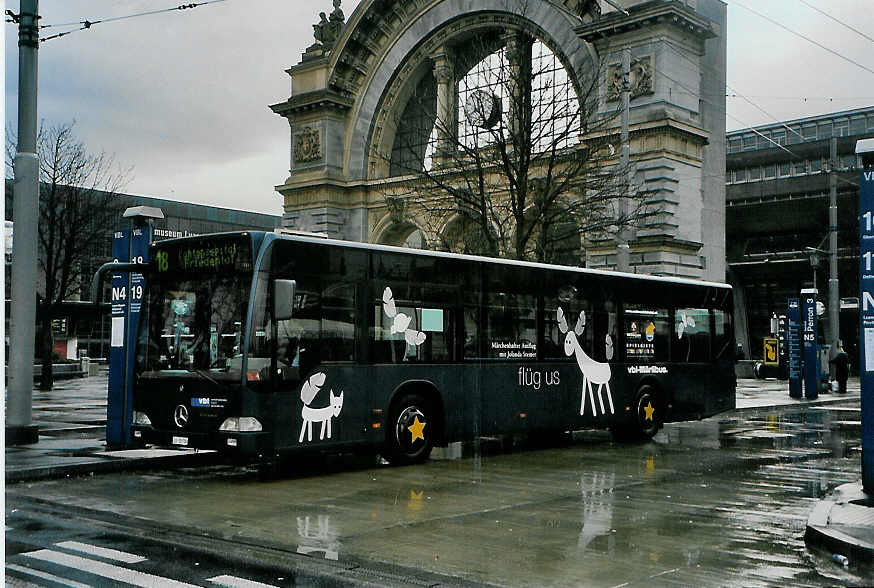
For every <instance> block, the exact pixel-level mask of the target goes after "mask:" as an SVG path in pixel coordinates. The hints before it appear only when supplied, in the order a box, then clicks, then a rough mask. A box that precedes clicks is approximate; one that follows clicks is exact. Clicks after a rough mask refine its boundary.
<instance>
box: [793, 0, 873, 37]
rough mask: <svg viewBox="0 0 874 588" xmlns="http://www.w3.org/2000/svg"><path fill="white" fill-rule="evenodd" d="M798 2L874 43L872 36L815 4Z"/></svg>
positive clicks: (800, 0) (805, 0)
mask: <svg viewBox="0 0 874 588" xmlns="http://www.w3.org/2000/svg"><path fill="white" fill-rule="evenodd" d="M798 1H799V2H801V3H802V4H804V5H805V6H807V7H808V8H810V9H811V10H815V11H817V12H818V13H820V14H821V15H823V16H824V17H826V18H829V19H831V20H833V21H835V22H836V23H838V24H839V25H842V26H845V27H847V28H848V29H850V30H851V31H853V32H854V33H856V34H857V35H859V36H862V37H865V38H866V39H868V40H869V41H871V42H872V43H874V37H871V36H869V35H866V34H865V33H863V32H862V31H860V30H859V29H857V28H855V27H854V26H852V25H849V24H847V23H845V22H844V21H842V20H840V19H838V18H837V17H835V16H832V15H831V14H829V13H828V12H826V11H825V10H822V9H820V8H817V7H816V6H814V5H813V4H811V3H810V2H807V0H798Z"/></svg>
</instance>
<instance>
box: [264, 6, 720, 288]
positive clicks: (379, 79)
mask: <svg viewBox="0 0 874 588" xmlns="http://www.w3.org/2000/svg"><path fill="white" fill-rule="evenodd" d="M614 4H616V3H615V2H606V1H604V0H537V1H533V2H531V1H526V0H362V1H361V2H360V4H359V5H358V6H357V7H356V8H355V10H354V12H353V13H352V14H351V15H350V16H349V18H348V20H347V19H346V17H345V15H344V14H343V11H342V9H341V7H340V1H339V0H334V10H333V11H332V12H331V13H330V16H326V15H325V13H322V14H321V21H320V22H319V23H318V24H316V25H314V33H315V35H314V36H315V38H316V43H315V44H313V45H312V46H311V47H309V48H308V49H307V51H306V53H304V55H303V57H302V59H301V61H300V62H299V63H298V64H296V65H294V66H293V67H291V68H290V69H289V70H287V73H288V74H289V75H290V76H291V96H290V97H289V98H288V99H287V100H285V101H284V102H280V103H278V104H274V105H272V106H271V108H272V109H273V111H274V112H276V113H277V114H278V115H280V116H282V117H284V118H285V119H287V121H288V124H289V127H290V143H291V150H290V174H289V176H288V178H287V179H285V180H284V181H283V182H282V184H280V185H279V186H277V187H276V189H277V191H278V192H279V193H280V194H281V195H282V197H283V199H284V214H283V219H282V224H283V226H285V227H288V228H292V229H296V230H302V231H314V232H322V233H326V234H327V235H329V236H331V237H336V238H341V239H348V240H356V241H364V242H371V243H385V244H394V245H407V246H420V247H422V246H423V247H428V246H430V245H429V244H433V243H434V242H435V239H434V235H433V234H432V233H429V231H432V229H428V228H426V227H424V226H423V225H422V223H420V222H418V221H417V218H416V215H415V211H413V210H410V209H407V208H406V207H405V206H404V205H403V202H402V201H401V199H399V198H397V197H395V194H397V193H398V187H399V186H400V185H401V184H403V183H405V182H406V185H409V183H410V182H411V178H410V175H409V174H408V173H406V172H403V171H402V170H403V169H405V166H404V165H401V163H405V164H409V163H410V162H408V161H407V162H401V161H400V158H401V155H400V150H399V148H398V147H399V145H400V144H402V143H404V144H410V143H412V144H415V145H418V146H419V147H420V149H419V151H418V153H419V156H420V158H421V162H419V163H418V164H419V165H422V166H426V165H430V164H431V162H435V161H436V159H435V158H434V154H435V153H436V151H435V146H436V147H437V148H439V147H440V145H441V144H442V145H443V146H444V147H445V145H447V144H450V143H451V139H452V137H447V136H445V135H446V131H443V130H441V129H451V128H453V127H456V126H457V128H458V132H459V134H461V133H463V132H465V131H464V129H465V125H466V124H470V123H472V122H473V121H471V120H466V116H467V118H468V119H469V118H470V114H469V112H468V113H467V115H466V111H465V108H464V106H465V104H466V103H467V102H468V101H469V100H470V94H471V93H472V92H477V91H479V92H483V91H485V92H489V91H490V90H489V88H488V85H487V82H483V81H474V82H472V81H471V77H470V76H471V75H472V72H474V71H475V70H476V69H477V67H479V64H481V63H482V62H483V61H486V60H488V59H489V58H490V57H491V56H489V55H472V52H474V51H475V47H476V45H475V44H474V43H475V40H476V39H481V38H483V37H486V36H488V37H490V38H495V39H498V41H499V42H498V45H501V42H503V44H504V46H506V45H507V44H508V43H513V42H516V41H517V40H518V39H520V38H525V39H527V41H528V42H530V43H532V44H533V46H534V47H535V50H534V51H533V53H532V55H534V56H536V57H535V58H536V59H539V60H541V62H540V63H541V64H542V63H543V60H551V63H553V64H554V69H555V70H556V71H557V72H559V74H560V75H558V74H557V76H556V78H555V79H557V80H561V81H560V82H557V83H562V84H566V85H567V86H568V88H570V90H569V94H570V95H571V96H573V95H574V94H573V92H574V91H575V90H576V89H577V88H579V87H580V85H581V83H580V82H581V81H582V80H584V79H588V78H591V77H592V76H598V79H600V80H603V83H601V84H599V92H598V96H597V105H595V106H594V107H593V108H590V109H588V112H590V116H593V117H598V116H601V117H603V116H607V115H608V113H610V115H611V116H613V115H614V114H615V112H616V109H617V102H618V92H617V87H618V86H621V82H622V80H621V78H622V76H621V70H620V69H619V68H620V64H621V60H622V53H623V51H624V50H625V49H626V48H627V49H630V52H631V79H630V85H631V101H630V151H631V164H632V166H633V169H634V178H633V183H634V184H635V185H636V186H637V187H638V189H639V190H640V191H642V192H643V193H645V194H646V198H647V200H648V202H649V203H650V204H651V205H652V206H653V207H656V208H657V209H658V211H659V213H658V214H656V215H654V216H652V217H651V218H648V219H647V220H646V221H645V223H644V225H643V226H641V227H639V228H638V229H636V231H635V233H634V234H633V235H632V236H631V239H630V241H629V247H630V251H629V252H630V266H631V271H635V272H641V273H651V274H657V275H675V276H684V277H694V278H703V279H708V280H714V281H723V280H724V279H725V183H724V180H723V178H724V170H725V96H724V94H725V92H724V86H725V60H726V32H725V25H726V5H725V4H724V3H723V2H721V1H720V0H683V1H680V0H650V1H646V2H639V1H634V0H624V1H619V2H618V4H620V5H621V6H622V7H624V8H625V10H623V11H620V10H617V9H616V8H614V6H613V5H614ZM502 48H503V47H500V46H496V47H495V51H496V52H499V51H500V50H501V49H502ZM462 57H463V58H462ZM617 80H618V85H617ZM421 96H427V97H430V100H431V103H432V107H431V108H421V107H418V106H417V104H419V102H417V101H416V98H415V97H421ZM438 122H440V123H442V124H437V123H438ZM609 135H610V136H611V138H610V141H611V143H612V144H614V145H617V146H618V144H619V136H620V129H619V119H618V117H617V118H616V119H615V125H613V126H612V128H611V129H610V130H609ZM586 139H587V138H586V137H580V141H583V142H584V141H586ZM620 150H621V148H619V149H616V153H617V155H616V161H617V163H618V161H619V156H618V152H619V151H620ZM413 163H416V162H413ZM435 165H436V163H435ZM456 221H457V219H453V218H447V219H446V222H445V223H443V225H442V229H441V230H444V231H451V230H453V224H454V223H455V222H456ZM456 228H457V227H456ZM586 237H587V236H586V235H580V247H579V255H578V257H577V261H578V264H579V265H587V266H589V267H597V268H613V267H615V264H616V245H615V241H612V240H610V241H601V242H593V241H592V240H588V239H587V238H586Z"/></svg>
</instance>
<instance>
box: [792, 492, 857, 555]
mask: <svg viewBox="0 0 874 588" xmlns="http://www.w3.org/2000/svg"><path fill="white" fill-rule="evenodd" d="M866 500H867V501H870V500H871V497H869V496H868V495H867V494H865V493H864V492H863V491H862V484H861V483H860V482H855V483H850V484H844V485H843V486H838V487H837V488H835V490H834V491H833V492H832V493H831V494H829V495H828V496H827V497H825V498H823V499H822V500H821V501H820V502H819V504H817V505H816V506H815V507H814V508H813V510H812V511H811V513H810V516H809V517H808V519H807V529H806V530H805V532H804V541H805V542H806V543H807V544H808V545H813V546H816V547H820V548H822V549H825V550H826V551H828V552H829V553H833V554H840V555H843V556H846V557H848V558H849V560H850V563H851V565H852V563H853V562H858V561H863V562H872V561H874V543H871V542H868V541H866V540H864V539H861V538H859V537H854V536H852V535H850V534H849V533H848V532H847V531H851V530H852V529H853V527H849V528H848V527H847V525H842V524H838V523H834V522H833V519H838V517H837V516H835V515H836V514H838V512H839V511H840V510H841V509H844V508H846V507H847V505H853V503H855V502H857V501H866ZM869 510H874V509H871V508H870V507H869Z"/></svg>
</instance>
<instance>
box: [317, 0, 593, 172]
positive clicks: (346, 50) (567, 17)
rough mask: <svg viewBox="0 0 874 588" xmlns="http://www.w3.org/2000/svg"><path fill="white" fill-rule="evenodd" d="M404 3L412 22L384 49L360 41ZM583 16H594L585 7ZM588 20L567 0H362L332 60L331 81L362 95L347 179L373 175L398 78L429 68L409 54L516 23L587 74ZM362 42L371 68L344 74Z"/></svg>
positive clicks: (354, 115)
mask: <svg viewBox="0 0 874 588" xmlns="http://www.w3.org/2000/svg"><path fill="white" fill-rule="evenodd" d="M398 4H403V5H405V6H404V8H403V10H404V11H405V13H404V14H405V16H406V17H407V18H408V19H409V20H408V21H407V22H406V24H405V26H402V27H398V29H397V30H394V31H393V33H394V35H393V38H392V37H388V38H386V39H385V42H384V46H380V47H376V46H374V45H373V44H369V45H362V43H360V42H359V41H357V39H361V38H362V37H364V36H365V35H364V33H363V32H362V31H361V29H362V28H363V27H364V26H365V25H364V23H369V22H373V21H378V20H380V19H384V13H385V11H393V10H394V9H395V8H397V7H398ZM569 4H572V5H573V6H575V7H577V9H579V7H578V6H577V5H579V4H581V3H578V2H573V3H569ZM587 4H588V3H587ZM392 14H396V13H394V12H392ZM584 14H586V15H588V13H587V12H585V13H584ZM582 22H583V17H581V16H580V14H579V13H575V12H574V10H572V9H571V8H569V7H568V6H566V5H565V4H564V3H555V2H552V1H548V0H540V1H537V2H513V1H511V0H430V1H429V2H423V1H414V2H386V1H385V0H364V1H363V2H362V3H361V4H360V5H359V6H358V8H357V9H356V11H355V13H354V14H353V16H352V18H351V19H350V22H349V25H348V26H347V30H346V32H345V34H344V35H343V37H342V38H341V40H340V45H339V46H338V48H337V50H335V52H334V53H336V55H332V59H331V73H330V83H331V84H333V85H335V86H336V87H338V88H339V89H342V90H343V91H345V92H357V93H358V96H357V98H356V101H355V104H354V105H353V106H352V109H351V111H350V117H349V122H348V123H347V124H348V125H349V129H350V132H349V133H347V140H346V144H345V146H344V152H345V159H344V165H343V167H344V171H345V174H346V176H347V177H348V178H349V179H353V180H367V179H372V178H370V174H369V170H370V168H371V165H370V164H371V149H370V146H371V144H372V143H373V142H375V141H376V142H377V143H378V142H379V141H380V140H381V139H382V137H380V136H379V129H378V128H376V123H377V122H378V119H379V115H380V113H381V112H385V111H386V109H385V107H384V104H385V102H386V100H393V99H394V98H395V96H392V95H390V89H391V88H392V87H393V83H394V82H396V81H398V79H400V81H401V84H399V85H400V86H401V88H403V85H404V82H406V81H407V80H408V79H410V78H411V77H412V76H413V75H414V73H415V70H416V69H417V68H419V69H420V68H422V67H423V63H422V60H421V59H418V60H411V59H410V57H411V56H412V55H413V54H415V53H419V54H420V55H428V54H432V53H434V52H436V51H438V50H439V48H440V46H441V45H442V44H443V43H444V42H446V40H447V39H448V38H450V37H451V36H453V35H456V34H460V33H461V32H462V31H463V30H464V29H465V28H477V27H483V26H489V27H494V26H496V24H505V25H507V26H511V27H524V26H526V25H527V28H529V29H530V30H532V31H534V30H536V31H539V32H541V34H542V36H543V38H544V41H548V42H549V44H550V45H551V46H552V47H553V48H554V49H555V50H556V51H557V52H559V53H560V54H561V55H562V57H563V59H564V60H566V64H567V65H568V66H569V67H570V69H571V70H572V74H573V76H574V77H576V78H582V77H584V76H585V75H586V74H587V72H589V71H591V69H592V68H593V66H594V64H595V63H597V56H596V53H595V51H594V49H593V48H592V47H591V46H590V45H589V44H587V43H581V42H580V39H579V37H578V36H577V34H576V32H575V28H576V27H578V26H579V25H580V24H582ZM362 46H364V47H366V48H367V49H366V52H367V53H369V54H371V55H370V58H369V59H368V61H367V67H366V68H364V67H359V69H358V70H356V73H355V75H354V76H350V75H348V74H346V73H345V72H347V71H348V69H349V68H348V67H347V66H346V65H345V64H354V63H358V62H359V60H358V59H356V57H355V56H356V55H359V54H360V53H361V47H362ZM356 81H357V82H358V83H355V82H356ZM395 87H397V86H395ZM401 88H398V89H401Z"/></svg>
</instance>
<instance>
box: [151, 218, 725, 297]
mask: <svg viewBox="0 0 874 588" xmlns="http://www.w3.org/2000/svg"><path fill="white" fill-rule="evenodd" d="M231 234H237V235H244V234H249V235H252V236H253V238H254V241H255V243H256V244H257V242H258V240H259V239H258V237H261V236H263V238H264V239H265V241H264V244H265V245H266V244H268V243H270V242H272V241H274V240H282V241H295V242H300V243H310V244H314V245H329V246H332V247H344V248H348V249H362V250H367V251H385V252H389V253H402V254H406V255H419V256H423V257H441V258H446V259H461V260H467V261H476V262H480V263H490V264H499V265H509V266H518V267H530V268H538V269H561V270H562V271H570V272H576V273H581V274H587V275H592V276H604V277H613V278H626V279H632V280H645V281H650V282H660V283H669V284H687V285H690V286H709V287H712V288H722V289H726V290H730V289H731V285H730V284H726V283H722V282H708V281H704V280H695V279H692V278H675V277H668V276H652V275H649V274H632V273H628V272H618V271H612V270H597V269H590V268H583V267H574V266H570V265H556V264H548V263H540V262H535V261H520V260H516V259H504V258H499V257H485V256H480V255H467V254H462V253H448V252H445V251H433V250H430V249H412V248H410V247H397V246H394V245H380V244H374V243H362V242H360V241H345V240H342V239H330V238H325V237H322V236H320V235H318V236H317V235H313V236H307V235H303V234H287V233H264V232H262V231H239V232H236V233H234V232H224V233H214V234H210V235H198V236H191V237H179V238H176V239H166V240H163V241H160V242H161V243H164V242H167V241H179V240H187V239H195V240H196V239H203V238H205V237H207V238H208V237H214V236H216V237H217V236H219V235H224V236H227V235H231Z"/></svg>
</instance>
